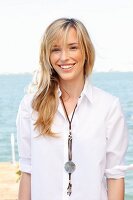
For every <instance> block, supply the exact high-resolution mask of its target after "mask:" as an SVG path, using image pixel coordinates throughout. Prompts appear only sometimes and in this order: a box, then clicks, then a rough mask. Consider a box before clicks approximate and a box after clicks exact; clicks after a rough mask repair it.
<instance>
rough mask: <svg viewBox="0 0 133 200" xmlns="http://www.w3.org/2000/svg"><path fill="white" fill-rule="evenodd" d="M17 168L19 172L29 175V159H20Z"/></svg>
mask: <svg viewBox="0 0 133 200" xmlns="http://www.w3.org/2000/svg"><path fill="white" fill-rule="evenodd" d="M19 168H20V171H22V172H26V173H29V174H31V162H30V159H25V158H24V159H23V158H20V159H19Z"/></svg>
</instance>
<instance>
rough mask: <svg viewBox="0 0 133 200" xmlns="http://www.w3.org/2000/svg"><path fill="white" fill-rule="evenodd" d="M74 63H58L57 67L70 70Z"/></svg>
mask: <svg viewBox="0 0 133 200" xmlns="http://www.w3.org/2000/svg"><path fill="white" fill-rule="evenodd" d="M74 65H75V63H73V64H63V65H59V67H60V68H61V69H63V70H70V69H72V68H73V67H74Z"/></svg>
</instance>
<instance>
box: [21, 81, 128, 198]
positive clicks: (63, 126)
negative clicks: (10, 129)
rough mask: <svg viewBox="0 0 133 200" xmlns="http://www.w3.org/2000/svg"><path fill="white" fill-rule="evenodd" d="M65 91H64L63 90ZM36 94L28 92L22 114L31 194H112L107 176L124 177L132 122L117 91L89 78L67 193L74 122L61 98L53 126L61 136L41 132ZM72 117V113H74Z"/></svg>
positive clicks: (25, 166) (79, 111)
mask: <svg viewBox="0 0 133 200" xmlns="http://www.w3.org/2000/svg"><path fill="white" fill-rule="evenodd" d="M60 95H61V92H59V96H60ZM32 98H33V94H27V95H25V96H24V98H23V99H22V101H21V103H20V107H19V111H18V116H17V135H18V150H19V157H20V170H21V171H23V172H27V173H31V196H32V198H31V199H32V200H68V199H69V200H107V199H108V198H107V189H106V178H114V179H119V178H121V177H124V172H123V170H122V169H121V166H122V165H123V160H124V156H125V153H126V149H127V138H128V137H127V126H126V124H125V119H124V116H123V112H122V109H121V106H120V103H119V99H118V98H117V97H114V96H112V95H111V94H109V93H107V92H105V91H103V90H101V89H99V88H96V87H94V86H92V85H91V84H90V83H89V81H88V80H86V83H85V86H84V89H83V91H82V93H81V97H80V98H79V101H78V106H77V108H76V111H75V114H74V118H73V121H72V136H73V162H74V163H75V164H76V170H75V171H74V172H73V173H72V194H71V196H70V197H69V196H68V195H67V186H68V174H67V172H66V171H65V169H64V164H65V162H67V161H68V133H69V126H68V121H67V118H66V116H65V113H64V110H63V107H62V103H61V102H60V100H59V106H58V110H57V113H56V116H55V119H54V123H53V126H52V130H53V131H55V132H57V133H58V134H59V136H60V137H59V138H58V139H57V138H52V137H48V136H39V137H38V135H39V133H38V132H37V130H34V123H35V120H36V117H37V113H36V112H33V110H32V108H31V102H32ZM69 117H70V118H71V116H69Z"/></svg>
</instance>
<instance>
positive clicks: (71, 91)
mask: <svg viewBox="0 0 133 200" xmlns="http://www.w3.org/2000/svg"><path fill="white" fill-rule="evenodd" d="M84 82H85V80H84V77H79V79H78V80H77V81H75V80H73V81H68V80H67V81H64V80H60V83H59V84H60V89H61V92H62V97H63V99H67V98H68V97H69V98H71V99H74V98H79V96H80V94H81V92H82V90H83V87H84Z"/></svg>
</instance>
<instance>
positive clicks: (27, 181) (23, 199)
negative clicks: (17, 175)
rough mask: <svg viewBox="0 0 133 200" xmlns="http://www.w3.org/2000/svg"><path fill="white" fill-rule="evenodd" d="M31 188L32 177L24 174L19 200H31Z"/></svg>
mask: <svg viewBox="0 0 133 200" xmlns="http://www.w3.org/2000/svg"><path fill="white" fill-rule="evenodd" d="M30 188H31V175H30V174H28V173H25V172H22V175H21V179H20V184H19V193H18V200H31V189H30Z"/></svg>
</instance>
